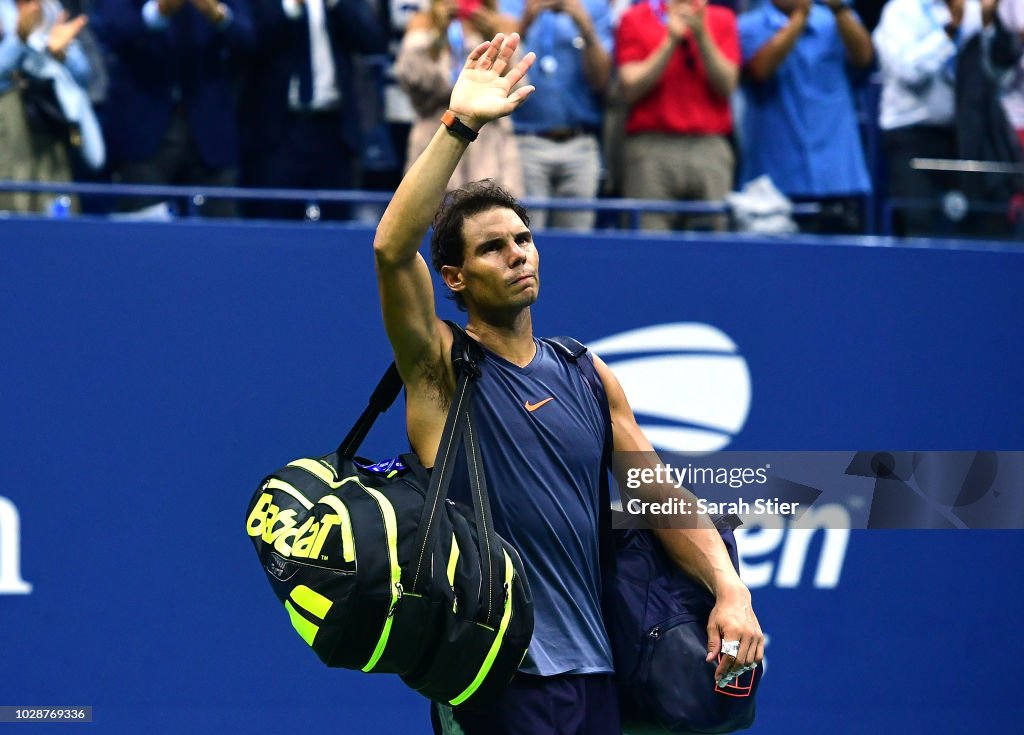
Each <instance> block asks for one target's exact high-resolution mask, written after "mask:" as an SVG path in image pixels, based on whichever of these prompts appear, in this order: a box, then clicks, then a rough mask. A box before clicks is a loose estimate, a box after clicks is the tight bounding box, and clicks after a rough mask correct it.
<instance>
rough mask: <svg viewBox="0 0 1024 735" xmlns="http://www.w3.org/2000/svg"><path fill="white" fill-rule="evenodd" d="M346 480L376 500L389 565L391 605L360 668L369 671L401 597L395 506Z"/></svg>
mask: <svg viewBox="0 0 1024 735" xmlns="http://www.w3.org/2000/svg"><path fill="white" fill-rule="evenodd" d="M347 481H351V482H355V483H356V484H357V485H359V487H361V488H362V489H363V490H365V491H366V492H367V493H368V494H369V495H370V497H372V498H373V499H374V500H375V501H377V507H378V508H379V509H380V514H381V517H382V518H383V520H384V531H385V536H386V542H387V547H388V561H389V562H390V565H391V605H390V607H389V608H388V616H387V617H386V618H385V619H384V627H383V629H382V630H381V632H380V638H379V639H378V640H377V646H376V647H375V648H374V649H373V654H372V655H371V656H370V660H369V661H367V662H366V665H365V666H363V668H362V670H363V671H365V672H370V671H372V670H373V668H374V667H375V666H376V665H377V662H378V661H380V657H381V656H383V655H384V649H385V648H386V647H387V645H388V638H389V637H390V635H391V625H392V623H393V622H394V619H395V611H396V610H397V609H398V603H399V602H400V601H401V599H402V592H403V590H402V568H401V567H400V566H398V519H397V518H396V517H395V508H394V506H392V505H391V501H389V500H388V499H387V498H386V497H384V495H383V494H382V493H381V492H379V491H378V490H374V489H373V488H369V487H366V486H365V485H364V484H363V483H361V482H359V480H358V479H357V478H355V477H349V478H346V479H345V480H344V481H343V482H347Z"/></svg>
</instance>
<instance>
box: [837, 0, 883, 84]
mask: <svg viewBox="0 0 1024 735" xmlns="http://www.w3.org/2000/svg"><path fill="white" fill-rule="evenodd" d="M833 12H834V13H835V16H836V26H837V27H838V29H839V37H840V38H841V39H842V40H843V46H845V47H846V57H847V58H848V59H849V60H850V63H851V64H853V65H854V66H856V67H859V68H861V69H865V68H867V67H869V66H871V62H872V61H873V60H874V58H875V49H874V47H873V46H872V45H871V36H869V35H868V31H867V29H866V28H865V27H864V26H863V25H862V24H861V22H860V21H859V20H857V15H856V13H854V12H853V10H852V9H851V8H850V6H849V5H841V6H839V7H838V8H836V9H835V10H834V11H833Z"/></svg>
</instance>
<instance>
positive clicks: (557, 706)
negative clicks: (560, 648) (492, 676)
mask: <svg viewBox="0 0 1024 735" xmlns="http://www.w3.org/2000/svg"><path fill="white" fill-rule="evenodd" d="M430 720H431V723H432V724H433V726H434V733H435V735H621V733H622V724H621V721H620V717H619V694H618V688H617V686H616V684H615V676H614V675H613V674H580V675H575V674H563V675H561V676H531V675H530V674H522V673H520V674H516V676H515V678H513V679H512V682H511V683H510V684H509V685H508V688H507V689H506V690H505V692H504V694H503V695H502V697H501V699H500V700H499V701H498V703H497V704H496V705H495V706H494V707H491V708H488V709H487V710H486V711H484V712H468V711H465V710H463V709H461V708H458V707H456V708H451V707H447V706H445V705H439V704H436V703H432V704H431V708H430Z"/></svg>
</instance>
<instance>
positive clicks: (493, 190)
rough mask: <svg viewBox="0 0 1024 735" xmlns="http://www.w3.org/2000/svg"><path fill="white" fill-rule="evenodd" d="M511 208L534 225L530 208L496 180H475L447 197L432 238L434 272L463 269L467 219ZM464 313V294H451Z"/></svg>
mask: <svg viewBox="0 0 1024 735" xmlns="http://www.w3.org/2000/svg"><path fill="white" fill-rule="evenodd" d="M495 208H500V209H511V210H512V211H513V212H515V213H516V214H517V215H519V219H521V220H522V221H523V224H524V225H526V226H527V227H529V226H530V216H529V215H528V214H527V213H526V208H525V207H524V206H523V205H522V204H520V203H519V202H518V201H517V200H516V198H515V197H514V196H512V195H511V194H509V193H508V191H506V190H505V189H504V188H503V187H502V186H501V184H498V183H497V182H495V181H494V179H483V180H481V181H473V182H470V183H469V184H466V185H465V186H463V187H461V188H459V189H454V190H452V191H450V192H448V193H447V194H445V197H444V199H443V200H442V201H441V206H440V207H438V209H437V214H435V215H434V232H433V234H432V235H431V236H430V261H431V263H432V264H433V266H434V270H436V271H437V272H438V273H440V272H441V267H442V266H446V265H454V266H461V265H462V263H463V260H464V259H465V256H466V243H465V242H463V239H462V223H463V222H465V220H466V217H472V216H473V215H474V214H480V213H481V212H486V211H487V210H489V209H495ZM448 295H449V298H451V299H452V300H453V301H455V305H456V306H458V307H459V309H460V310H462V311H465V310H466V303H465V301H464V300H463V298H462V294H458V293H454V292H452V291H449V292H448Z"/></svg>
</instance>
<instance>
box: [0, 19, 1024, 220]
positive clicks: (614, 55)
mask: <svg viewBox="0 0 1024 735" xmlns="http://www.w3.org/2000/svg"><path fill="white" fill-rule="evenodd" d="M499 31H501V32H506V33H508V32H512V31H517V32H519V33H520V34H521V35H522V37H523V44H522V47H523V49H524V50H525V51H534V52H535V53H536V54H537V62H536V63H535V64H534V66H533V68H532V70H531V72H530V75H529V80H528V81H529V83H531V84H533V85H535V86H536V88H537V91H536V93H535V94H534V95H533V96H532V97H531V98H530V99H529V100H528V101H527V102H526V103H525V104H524V105H523V106H522V107H521V108H520V109H519V110H518V111H517V112H516V113H515V114H514V115H513V116H512V117H511V119H505V120H502V121H500V122H499V123H496V124H492V125H490V126H488V127H487V128H485V130H484V131H483V133H482V134H481V136H480V138H479V139H478V140H477V141H476V142H475V143H473V144H472V145H471V146H470V147H469V151H468V153H467V155H466V157H465V158H464V160H463V161H462V163H461V164H460V167H459V169H458V170H457V171H456V174H455V176H454V178H453V180H452V185H453V186H457V185H459V184H461V183H464V182H465V181H469V180H473V179H478V178H483V177H494V178H496V179H498V180H499V181H501V182H502V183H503V184H505V185H506V186H507V187H508V188H509V189H510V190H511V191H513V192H514V193H515V194H517V195H526V196H530V197H545V198H546V197H556V198H580V199H594V198H598V197H605V198H610V197H628V198H639V199H655V200H675V201H679V200H693V201H705V202H721V201H723V200H725V199H726V198H727V197H728V196H729V195H730V193H731V192H734V191H737V190H740V189H742V188H743V187H744V186H746V185H748V184H750V183H751V182H758V181H761V182H763V181H764V179H763V177H765V176H767V177H769V178H770V181H771V183H772V184H773V186H774V187H775V189H777V190H778V192H781V194H783V195H785V197H786V198H788V199H789V200H790V201H792V202H796V203H801V202H803V203H814V204H816V205H818V207H819V210H818V211H819V214H818V215H817V216H815V217H813V218H809V219H808V220H806V221H802V222H801V225H802V227H803V228H804V229H811V230H813V231H816V232H819V233H858V232H864V231H865V230H866V228H867V225H866V219H867V217H868V216H869V214H870V213H869V212H868V211H867V210H868V208H869V207H872V206H875V205H874V204H872V203H877V202H878V201H880V200H884V201H887V202H890V203H892V204H894V205H895V206H894V208H893V211H894V213H895V214H894V217H893V220H892V225H893V230H894V232H895V233H896V234H898V235H942V234H958V235H962V234H967V235H982V236H993V237H1003V236H1012V235H1014V234H1015V233H1016V234H1017V235H1019V234H1020V233H1021V224H1022V220H1024V193H1022V192H1024V166H1022V163H1024V158H1022V153H1021V150H1022V149H1021V146H1022V143H1024V61H1022V60H1021V45H1022V38H1024V0H888V2H886V1H885V0H853V2H850V0H821V1H820V2H811V1H810V0H711V2H710V3H708V2H707V1H706V0H632V1H631V0H65V2H64V4H63V5H62V4H61V2H60V0H0V180H14V181H49V182H64V181H79V182H101V183H102V182H105V183H117V184H156V185H197V186H204V187H210V186H217V187H220V186H242V187H250V188H258V189H296V188H299V189H331V190H338V189H341V190H345V189H362V190H369V191H380V192H387V191H391V190H393V189H394V187H395V186H396V185H397V183H398V181H399V180H400V178H401V175H402V173H403V171H404V170H405V168H406V167H407V166H408V165H410V164H411V163H412V161H413V160H415V158H416V156H417V155H418V154H419V152H420V151H422V149H423V148H424V147H425V146H426V144H427V142H428V141H429V139H430V137H431V136H432V135H433V133H434V132H435V131H436V130H437V126H438V121H439V118H440V116H441V114H442V113H443V112H444V110H445V109H446V107H447V101H448V96H449V94H450V91H451V87H452V83H453V81H454V78H455V75H456V74H457V71H458V68H459V66H460V65H461V63H462V60H463V59H464V58H465V56H466V54H467V53H468V52H469V50H470V49H472V48H473V46H475V45H476V44H477V43H479V42H480V41H481V40H482V39H485V38H489V37H491V36H492V35H493V34H494V33H496V32H499ZM922 159H924V161H925V163H924V164H922ZM934 159H940V160H946V161H948V160H957V161H985V162H988V165H987V166H981V167H980V170H975V171H966V172H964V171H957V170H949V168H950V167H949V166H944V165H942V164H929V163H928V161H931V160H934ZM965 167H967V168H969V166H963V165H961V168H965ZM976 168H978V167H976ZM64 200H65V201H70V206H71V208H72V209H75V210H79V209H81V210H85V211H89V212H97V213H110V212H111V211H114V210H116V211H119V212H132V211H139V210H143V209H145V208H147V207H152V205H153V204H154V201H155V200H153V199H151V198H146V197H142V196H130V197H129V196H122V197H121V198H119V199H117V200H111V199H109V198H89V197H84V196H83V197H76V198H73V199H71V200H68V198H67V197H64ZM53 201H54V197H53V196H52V195H45V196H44V195H41V194H32V193H22V192H15V191H0V210H8V211H17V212H40V211H43V212H45V211H47V210H48V209H49V208H52V207H53ZM202 214H203V215H204V216H212V217H239V216H242V217H254V218H288V219H302V218H307V217H309V210H308V208H307V207H306V206H305V205H304V204H303V203H301V202H288V201H281V202H273V201H258V202H246V201H245V200H239V201H236V200H233V199H230V198H210V199H209V200H208V201H207V202H206V203H205V204H204V206H203V207H202ZM316 216H317V217H318V218H323V219H349V218H359V217H364V218H365V217H367V216H369V217H372V216H373V214H372V212H371V213H370V214H369V215H367V213H366V212H361V211H359V208H358V207H354V206H352V205H350V204H341V203H338V204H333V205H332V204H330V203H325V204H323V205H322V207H321V208H320V209H319V210H318V212H317V214H316ZM534 224H535V225H536V226H539V227H544V226H547V227H559V228H567V229H573V230H589V229H592V228H594V227H600V226H603V225H605V224H607V223H606V222H602V219H601V218H600V217H598V216H597V215H596V214H595V212H594V211H593V210H591V209H580V210H551V211H550V212H545V211H544V210H538V211H537V216H536V221H535V222H534ZM640 224H641V226H642V227H643V228H644V229H649V230H668V229H686V228H697V229H713V230H720V229H725V228H727V227H729V226H730V222H729V220H728V219H727V218H726V217H725V216H724V215H722V214H721V213H720V212H715V211H710V210H709V211H705V212H690V213H688V214H687V216H685V217H683V216H680V215H679V214H677V213H673V212H655V211H649V212H645V213H644V214H643V215H642V218H641V223H640Z"/></svg>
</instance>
